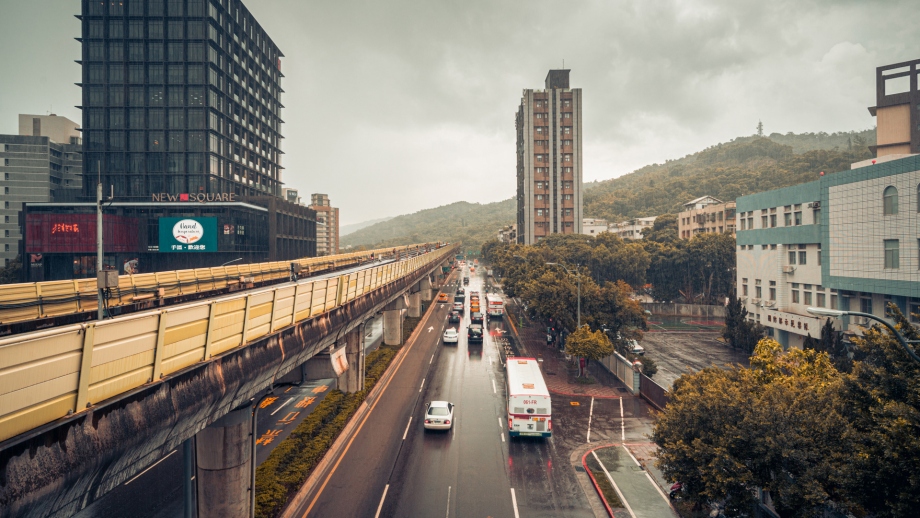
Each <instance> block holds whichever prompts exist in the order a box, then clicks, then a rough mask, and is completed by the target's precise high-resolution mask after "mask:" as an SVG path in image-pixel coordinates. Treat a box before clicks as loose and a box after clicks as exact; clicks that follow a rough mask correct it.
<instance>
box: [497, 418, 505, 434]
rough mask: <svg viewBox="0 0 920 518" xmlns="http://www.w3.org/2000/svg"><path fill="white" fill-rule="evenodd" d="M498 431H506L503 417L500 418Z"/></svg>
mask: <svg viewBox="0 0 920 518" xmlns="http://www.w3.org/2000/svg"><path fill="white" fill-rule="evenodd" d="M498 429H499V430H502V431H504V429H505V423H504V422H503V421H502V418H501V417H499V418H498Z"/></svg>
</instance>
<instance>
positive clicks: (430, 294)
mask: <svg viewBox="0 0 920 518" xmlns="http://www.w3.org/2000/svg"><path fill="white" fill-rule="evenodd" d="M419 285H420V287H421V289H422V301H424V302H431V299H433V298H434V289H433V288H434V286H433V284H432V282H431V275H426V276H425V277H423V278H422V280H421V281H419Z"/></svg>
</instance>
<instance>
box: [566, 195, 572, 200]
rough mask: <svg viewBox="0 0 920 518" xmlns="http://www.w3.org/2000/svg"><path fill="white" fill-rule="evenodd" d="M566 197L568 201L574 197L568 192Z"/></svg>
mask: <svg viewBox="0 0 920 518" xmlns="http://www.w3.org/2000/svg"><path fill="white" fill-rule="evenodd" d="M564 198H565V200H566V201H569V200H571V199H572V195H571V194H566V195H565V197H564Z"/></svg>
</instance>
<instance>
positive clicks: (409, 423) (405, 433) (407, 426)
mask: <svg viewBox="0 0 920 518" xmlns="http://www.w3.org/2000/svg"><path fill="white" fill-rule="evenodd" d="M411 424H412V416H411V415H410V416H409V422H408V423H406V431H405V432H403V439H402V440H404V441H405V440H406V435H407V434H408V433H409V425H411Z"/></svg>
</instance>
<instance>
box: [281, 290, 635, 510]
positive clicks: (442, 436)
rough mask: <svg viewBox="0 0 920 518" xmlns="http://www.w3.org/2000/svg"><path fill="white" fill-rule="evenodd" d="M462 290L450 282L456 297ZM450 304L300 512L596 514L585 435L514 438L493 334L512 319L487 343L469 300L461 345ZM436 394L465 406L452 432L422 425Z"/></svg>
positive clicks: (426, 323)
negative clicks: (448, 336)
mask: <svg viewBox="0 0 920 518" xmlns="http://www.w3.org/2000/svg"><path fill="white" fill-rule="evenodd" d="M470 277H471V282H470V285H469V286H468V287H467V294H468V293H469V292H470V291H471V290H478V291H480V293H481V294H482V296H483V298H484V295H485V293H484V292H483V290H482V285H483V282H482V278H481V274H480V272H477V273H476V274H475V275H471V276H470ZM454 289H455V288H453V287H451V288H445V290H446V291H447V292H448V293H450V294H452V293H453V291H454ZM447 306H448V305H446V304H445V305H444V306H443V307H441V306H440V305H439V306H438V307H435V309H434V310H433V311H432V312H431V313H429V316H428V318H427V320H423V322H422V332H421V334H420V335H419V337H418V339H417V340H416V341H415V342H414V343H410V344H407V347H410V349H409V351H408V353H407V355H406V357H405V359H404V360H403V362H402V363H401V364H394V368H396V369H397V371H396V375H395V376H394V378H393V379H392V381H391V382H390V384H389V385H387V386H386V389H385V390H384V392H383V393H382V395H381V396H380V398H379V399H378V400H377V401H375V402H369V403H370V404H372V405H373V408H372V410H371V412H370V413H369V414H368V416H367V419H366V421H364V422H363V424H361V425H360V428H358V429H357V432H356V436H355V439H354V441H353V442H351V444H350V446H348V448H347V449H346V450H345V451H344V453H343V454H342V455H341V456H340V457H339V458H338V459H337V460H338V461H339V464H338V465H337V467H336V468H335V471H333V472H332V473H331V474H326V475H325V476H324V477H321V479H320V481H319V482H318V483H317V484H316V486H315V487H314V488H313V489H312V491H311V492H310V493H309V494H308V496H307V498H305V499H304V501H303V504H302V505H301V506H300V508H299V509H297V510H296V512H295V513H293V515H295V516H311V517H312V516H316V517H324V516H353V517H360V516H367V517H373V516H399V517H402V516H445V517H450V516H483V517H486V516H494V517H504V516H508V517H514V516H527V517H532V516H537V517H539V516H547V517H549V516H552V517H558V516H572V517H582V516H584V517H589V516H594V514H593V513H592V512H591V510H590V507H589V505H588V502H587V500H586V496H585V494H584V491H583V490H582V488H581V487H580V486H579V485H578V482H577V480H576V479H575V475H574V469H573V468H572V466H571V463H570V461H569V453H570V452H571V449H572V447H573V446H575V445H581V444H584V443H583V442H582V441H583V440H584V439H583V438H582V439H578V438H577V436H576V434H573V435H572V439H571V440H566V439H563V438H561V437H560V436H559V435H558V434H557V435H556V436H554V437H553V438H551V439H548V440H544V439H530V438H527V439H524V440H518V439H515V440H514V441H511V440H509V438H508V437H507V433H506V432H505V428H506V425H505V421H506V411H505V402H504V396H505V394H504V373H503V369H502V366H501V363H500V357H499V353H498V349H497V347H496V340H495V339H496V338H497V337H499V336H501V335H502V333H500V332H499V330H502V329H504V326H505V325H507V324H506V323H505V322H504V320H493V321H492V322H490V323H489V326H488V327H489V331H490V332H489V333H488V334H487V335H486V338H485V341H484V343H483V344H482V345H475V344H474V345H470V344H468V343H467V341H466V328H467V326H468V325H469V297H467V301H466V311H465V314H464V317H463V321H462V322H461V324H460V336H461V339H460V343H459V344H457V345H444V344H441V340H440V337H441V335H442V334H443V330H444V329H445V327H446V325H447V322H446V318H447V314H448V308H447ZM453 325H454V326H456V324H453ZM429 329H431V330H430V331H429ZM430 400H447V401H451V402H453V403H455V404H456V405H457V406H456V409H455V414H454V420H455V425H454V427H453V429H452V430H450V431H448V432H432V431H425V430H424V428H423V424H422V423H421V422H420V419H421V417H422V415H423V412H424V408H425V403H426V402H427V401H430ZM608 404H612V403H610V402H608ZM562 405H568V400H561V399H558V398H556V397H554V398H553V412H554V413H555V412H557V407H559V406H562ZM617 405H618V403H617ZM582 408H583V409H584V412H579V413H577V414H576V415H572V416H570V417H565V416H564V415H560V416H559V417H560V421H559V423H561V424H563V425H564V424H565V423H566V422H567V421H572V422H573V423H579V424H577V425H576V426H582V425H584V424H586V420H587V412H588V409H587V408H586V407H582ZM560 410H562V412H561V413H562V414H566V413H568V412H567V411H566V410H565V409H560ZM617 412H619V406H617ZM582 413H583V414H584V415H583V416H582V415H581V414H582ZM618 415H619V414H618ZM410 417H411V421H410ZM617 422H619V421H617ZM556 426H558V424H557V425H556ZM554 428H555V426H554ZM617 431H619V425H617ZM567 435H568V434H567Z"/></svg>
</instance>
